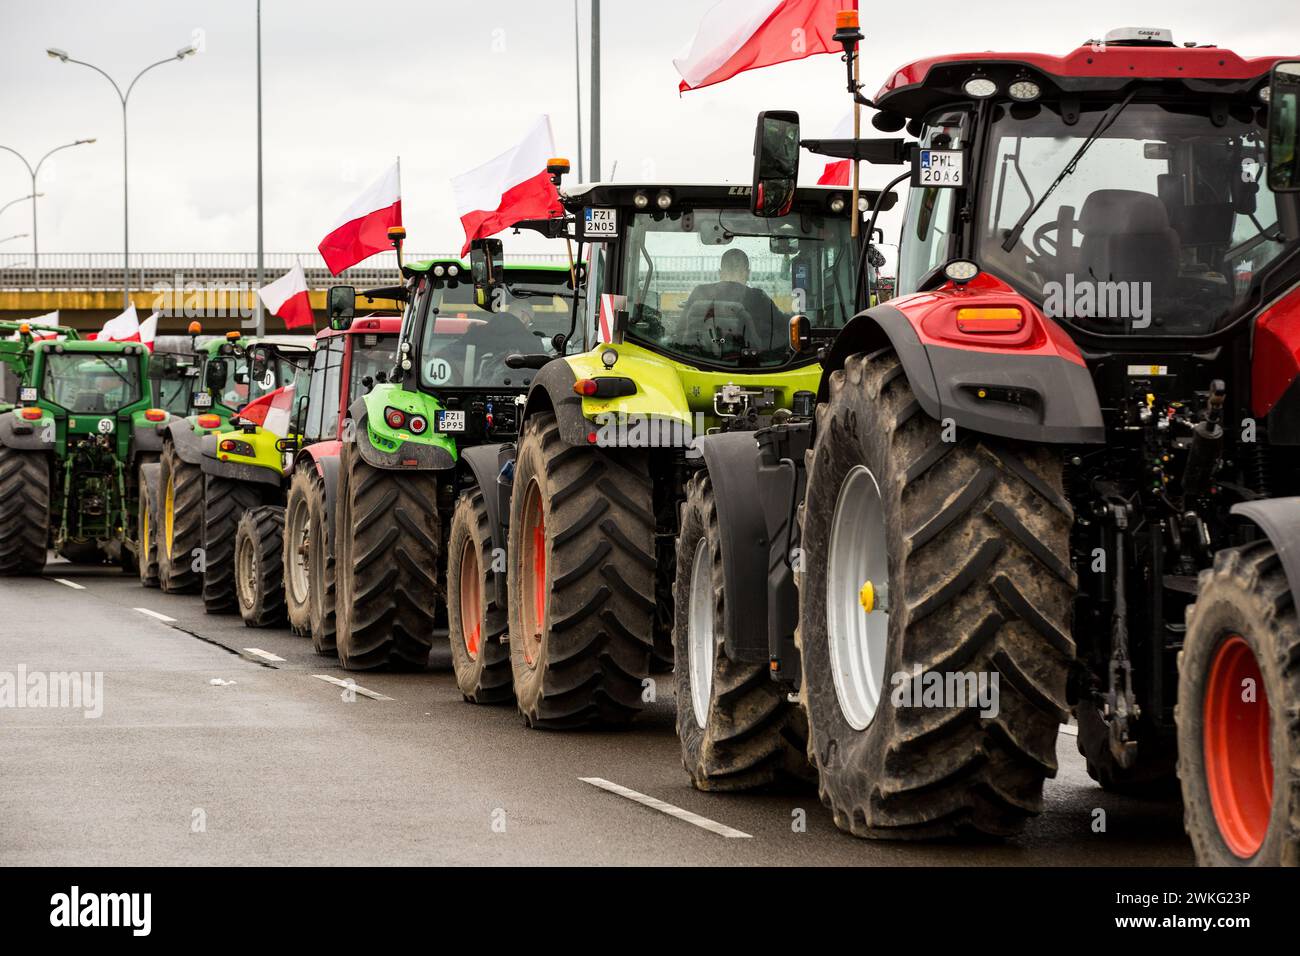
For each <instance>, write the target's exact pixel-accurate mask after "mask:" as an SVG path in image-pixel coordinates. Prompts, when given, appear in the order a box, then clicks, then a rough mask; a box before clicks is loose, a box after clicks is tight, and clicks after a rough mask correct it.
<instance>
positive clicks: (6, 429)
mask: <svg viewBox="0 0 1300 956" xmlns="http://www.w3.org/2000/svg"><path fill="white" fill-rule="evenodd" d="M33 424H37V425H39V424H40V423H39V422H36V423H33V422H23V423H21V424H20V423H19V421H18V420H17V418H16V416H14V415H13V414H10V413H9V412H4V413H0V445H4V446H5V447H6V448H13V449H15V450H17V451H49V450H50V449H51V447H52V444H51V443H50V442H47V441H45V434H46V432H45V429H44V427H41V428H33V427H32V425H33ZM24 426H26V427H24Z"/></svg>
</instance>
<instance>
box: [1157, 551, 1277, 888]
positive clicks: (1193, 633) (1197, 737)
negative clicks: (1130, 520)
mask: <svg viewBox="0 0 1300 956" xmlns="http://www.w3.org/2000/svg"><path fill="white" fill-rule="evenodd" d="M1178 674H1179V676H1178V706H1177V709H1176V710H1175V715H1174V716H1175V720H1176V722H1177V725H1178V776H1179V779H1180V781H1181V783H1182V790H1183V820H1184V825H1185V827H1186V829H1187V835H1188V836H1189V837H1191V840H1192V848H1193V849H1194V850H1195V851H1196V861H1197V862H1198V863H1200V864H1201V865H1202V866H1300V720H1297V715H1298V714H1300V624H1298V623H1297V618H1296V605H1295V595H1294V594H1292V593H1291V588H1290V585H1289V584H1288V582H1287V578H1286V572H1285V571H1284V570H1283V568H1282V562H1281V560H1280V559H1279V558H1278V555H1277V550H1276V549H1275V548H1274V547H1273V545H1272V544H1271V543H1269V542H1268V541H1255V542H1253V543H1251V544H1247V545H1243V546H1242V547H1240V548H1229V549H1226V550H1224V551H1220V552H1219V553H1218V554H1216V555H1215V556H1214V567H1213V568H1212V569H1210V570H1206V571H1202V572H1201V577H1200V582H1199V586H1198V590H1197V596H1196V603H1195V604H1194V605H1193V606H1192V607H1191V608H1189V609H1188V612H1187V633H1186V635H1185V637H1184V640H1183V649H1182V651H1181V652H1180V653H1179V655H1178Z"/></svg>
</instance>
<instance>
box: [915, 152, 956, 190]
mask: <svg viewBox="0 0 1300 956" xmlns="http://www.w3.org/2000/svg"><path fill="white" fill-rule="evenodd" d="M962 160H963V152H962V150H960V149H920V150H917V151H916V154H915V159H914V160H913V165H912V185H914V186H942V187H948V188H960V187H961V186H964V185H965V179H964V177H963V173H964V172H965V170H964V168H963V162H962Z"/></svg>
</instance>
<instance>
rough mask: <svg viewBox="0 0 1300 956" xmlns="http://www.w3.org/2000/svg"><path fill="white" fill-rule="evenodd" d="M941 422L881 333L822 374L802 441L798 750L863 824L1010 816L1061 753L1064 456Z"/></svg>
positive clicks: (935, 823)
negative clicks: (823, 391)
mask: <svg viewBox="0 0 1300 956" xmlns="http://www.w3.org/2000/svg"><path fill="white" fill-rule="evenodd" d="M945 437H947V438H956V436H955V435H945V434H944V430H943V428H942V426H941V425H940V423H938V422H935V421H934V420H932V419H930V418H929V417H928V416H926V415H925V414H924V413H923V412H922V411H921V408H920V405H919V403H918V402H917V400H916V398H915V397H914V395H913V394H912V390H911V388H910V386H909V385H908V382H907V377H906V375H905V374H904V372H903V368H902V366H901V365H900V364H899V362H898V359H897V357H896V356H895V355H894V353H893V351H892V350H889V349H885V350H882V351H880V352H877V353H874V354H873V355H870V356H865V355H860V354H859V355H854V356H851V357H850V358H849V359H848V360H847V361H846V362H845V366H844V368H843V369H841V370H838V371H836V372H834V373H832V375H831V378H830V395H829V402H828V403H826V404H823V405H821V406H819V408H818V410H817V437H816V442H815V445H814V447H813V448H812V449H811V450H810V451H809V452H808V454H807V461H808V486H807V495H806V497H805V502H804V507H803V514H802V527H803V538H802V548H803V557H804V561H805V563H806V570H805V571H804V573H803V574H801V575H800V576H799V580H798V584H799V604H800V624H799V630H798V634H797V637H798V642H799V646H800V648H801V651H802V659H803V689H802V697H803V700H804V703H805V706H806V707H807V709H808V720H809V725H810V730H811V739H810V748H809V749H810V753H809V756H810V758H811V759H812V760H813V761H814V762H815V764H816V766H817V770H818V776H819V783H820V790H821V795H822V800H823V802H825V803H826V804H827V805H828V806H829V807H830V808H831V811H832V813H833V815H834V818H835V823H836V825H837V826H838V827H840V829H842V830H848V831H851V832H852V833H854V834H856V835H858V836H863V837H872V838H888V839H916V838H927V837H940V836H950V835H953V834H958V833H962V832H971V833H978V834H986V835H996V836H1002V835H1007V834H1012V833H1015V832H1016V831H1017V830H1018V829H1019V828H1020V827H1021V826H1022V824H1023V823H1024V822H1025V820H1026V819H1028V818H1029V817H1031V816H1033V815H1035V814H1037V813H1038V812H1039V811H1040V810H1041V808H1042V788H1043V779H1044V778H1045V777H1049V776H1053V775H1055V773H1056V769H1057V764H1056V737H1057V733H1058V729H1059V725H1060V724H1061V723H1062V722H1063V721H1064V720H1065V719H1066V717H1067V711H1066V707H1065V692H1066V677H1067V672H1068V669H1069V667H1070V663H1071V661H1072V659H1073V657H1074V645H1073V642H1072V640H1071V638H1070V620H1071V611H1072V607H1071V604H1072V600H1073V596H1074V592H1075V586H1076V585H1075V576H1074V573H1073V571H1072V569H1071V568H1070V566H1069V564H1068V555H1069V549H1068V543H1069V532H1070V527H1071V523H1072V511H1071V508H1070V505H1069V503H1068V502H1067V501H1066V499H1065V497H1064V495H1063V493H1062V481H1061V463H1060V462H1059V460H1058V459H1057V458H1056V457H1055V456H1054V455H1053V454H1052V453H1051V452H1049V451H1048V450H1046V449H1042V448H1035V447H1032V446H1028V445H1024V444H1015V443H1005V442H993V441H989V440H982V439H976V438H974V437H972V436H967V437H965V438H963V439H961V440H954V441H945V440H944V439H945ZM868 582H870V583H871V585H872V586H871V587H866V585H867V583H868ZM882 584H883V585H885V587H884V588H883V589H882ZM878 605H883V607H882V606H878ZM918 674H919V676H918ZM936 675H937V677H938V678H939V679H941V680H942V684H940V689H941V690H942V689H943V687H944V686H945V685H947V686H948V687H950V688H951V690H952V693H949V694H942V693H941V694H940V695H939V696H938V698H937V699H936V698H935V697H934V696H933V693H932V692H933V688H934V683H933V682H934V680H935V678H936ZM909 678H910V679H909ZM917 681H920V686H921V688H922V689H924V690H926V691H927V693H926V694H923V695H921V696H920V700H918V701H916V702H915V703H913V702H912V701H911V700H909V697H910V693H909V692H910V691H912V690H913V689H915V688H916V687H917V686H918V685H917ZM995 681H996V683H994V682H995ZM981 682H982V683H981Z"/></svg>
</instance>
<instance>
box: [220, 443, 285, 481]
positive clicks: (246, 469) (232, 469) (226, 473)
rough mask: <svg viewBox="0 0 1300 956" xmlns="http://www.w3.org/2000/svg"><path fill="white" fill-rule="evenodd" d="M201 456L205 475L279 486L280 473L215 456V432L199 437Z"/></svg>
mask: <svg viewBox="0 0 1300 956" xmlns="http://www.w3.org/2000/svg"><path fill="white" fill-rule="evenodd" d="M199 449H200V452H201V458H200V460H199V464H200V465H201V466H202V467H203V473H204V474H205V475H212V476H214V477H217V478H229V479H230V480H232V481H246V482H249V483H251V484H261V485H272V486H274V487H276V488H279V487H280V483H281V480H282V477H283V476H282V475H280V473H279V472H276V471H272V470H271V469H270V468H263V467H262V466H260V465H247V464H244V463H243V462H239V461H222V460H221V459H219V458H218V457H217V434H216V432H213V433H211V434H209V435H204V436H203V437H202V438H200V439H199Z"/></svg>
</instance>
